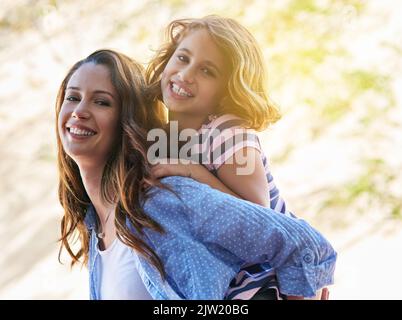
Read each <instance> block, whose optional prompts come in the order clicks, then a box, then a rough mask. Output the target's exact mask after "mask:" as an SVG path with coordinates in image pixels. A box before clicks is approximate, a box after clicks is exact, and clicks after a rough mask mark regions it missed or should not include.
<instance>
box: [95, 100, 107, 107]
mask: <svg viewBox="0 0 402 320" xmlns="http://www.w3.org/2000/svg"><path fill="white" fill-rule="evenodd" d="M95 103H96V104H99V105H100V106H106V107H110V102H109V101H106V100H96V101H95Z"/></svg>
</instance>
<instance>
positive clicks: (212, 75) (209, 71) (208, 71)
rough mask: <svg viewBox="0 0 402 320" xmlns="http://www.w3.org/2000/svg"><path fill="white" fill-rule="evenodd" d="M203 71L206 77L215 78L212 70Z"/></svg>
mask: <svg viewBox="0 0 402 320" xmlns="http://www.w3.org/2000/svg"><path fill="white" fill-rule="evenodd" d="M201 71H202V72H203V73H204V74H205V75H207V76H210V77H213V78H215V73H214V72H212V71H211V70H210V69H208V68H202V69H201Z"/></svg>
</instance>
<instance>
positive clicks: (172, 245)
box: [56, 50, 336, 299]
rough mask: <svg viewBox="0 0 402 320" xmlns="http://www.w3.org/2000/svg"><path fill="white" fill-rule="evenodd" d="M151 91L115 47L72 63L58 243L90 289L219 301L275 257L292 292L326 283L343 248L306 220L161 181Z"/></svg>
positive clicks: (65, 89)
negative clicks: (155, 167)
mask: <svg viewBox="0 0 402 320" xmlns="http://www.w3.org/2000/svg"><path fill="white" fill-rule="evenodd" d="M144 92H145V83H144V78H143V70H142V68H141V67H140V66H139V65H138V64H137V63H135V62H134V61H132V60H131V59H130V58H128V57H126V56H124V55H122V54H119V53H117V52H114V51H111V50H99V51H96V52H94V53H93V54H91V55H90V56H88V57H87V58H86V59H84V60H81V61H79V62H77V63H76V64H75V65H74V66H73V67H72V68H71V69H70V71H69V72H68V74H67V76H66V77H65V79H64V80H63V82H62V84H61V87H60V89H59V94H58V97H57V102H56V118H57V142H58V165H59V173H60V183H59V198H60V202H61V205H62V206H63V208H64V211H65V213H64V217H63V219H62V223H61V233H62V236H61V248H60V250H61V249H62V248H65V249H66V250H67V251H68V253H69V254H70V256H71V257H72V263H73V264H74V263H76V262H79V261H82V262H83V263H87V264H88V267H89V275H90V291H91V294H90V296H91V299H115V298H116V299H147V298H150V296H151V297H152V298H154V299H222V298H223V297H224V294H225V291H226V290H227V288H228V286H229V283H230V281H231V280H232V278H233V277H234V276H235V274H236V273H237V271H238V270H239V268H240V266H241V265H243V264H244V262H252V263H258V262H267V261H268V262H269V263H270V265H271V266H272V267H273V268H275V269H276V271H277V277H278V282H279V286H280V289H281V292H282V293H283V294H286V295H293V296H304V297H311V296H314V295H315V294H316V292H317V291H318V290H319V289H321V288H322V287H324V286H327V285H329V284H331V283H332V282H333V272H334V268H335V261H336V253H335V251H334V250H333V248H332V247H331V245H330V244H329V243H328V242H327V241H326V240H325V239H324V238H323V237H322V236H321V235H320V234H319V233H318V232H317V231H315V230H314V229H313V228H311V227H310V226H309V225H308V224H307V223H305V222H304V221H302V220H297V219H293V218H291V217H287V216H284V215H281V214H278V213H275V212H274V211H272V210H270V209H268V208H263V207H261V206H258V205H255V204H252V203H250V202H247V201H243V200H240V199H237V198H235V197H232V196H230V195H227V194H224V193H221V192H219V191H217V190H214V189H212V188H210V187H209V186H207V185H204V184H200V183H198V182H196V181H194V180H192V179H189V178H183V177H168V178H165V179H162V183H163V184H162V183H159V182H157V180H156V179H155V178H154V177H153V176H152V175H151V173H150V172H151V168H150V166H149V164H148V162H147V159H146V150H147V146H148V144H147V141H146V133H147V131H148V130H149V129H151V128H153V127H160V126H161V123H160V120H158V119H162V116H161V115H162V113H161V110H160V109H157V108H155V106H153V105H150V102H149V101H146V99H145V94H144ZM218 213H219V214H218ZM76 232H78V234H79V237H80V240H81V241H80V242H81V247H80V249H79V250H78V252H74V251H73V250H72V247H71V242H72V240H73V235H74V234H75V233H76ZM143 285H145V288H144V286H143ZM148 294H150V296H148Z"/></svg>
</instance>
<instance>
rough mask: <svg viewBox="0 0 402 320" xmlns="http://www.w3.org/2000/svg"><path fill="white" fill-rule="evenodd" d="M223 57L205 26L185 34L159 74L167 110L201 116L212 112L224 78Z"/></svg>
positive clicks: (217, 102) (221, 92)
mask: <svg viewBox="0 0 402 320" xmlns="http://www.w3.org/2000/svg"><path fill="white" fill-rule="evenodd" d="M227 73H228V71H227V68H226V65H225V57H224V55H223V54H222V52H221V51H220V50H219V48H218V47H217V45H216V44H215V43H214V42H213V40H212V39H211V37H210V35H209V34H208V32H207V31H206V30H204V29H200V30H195V31H192V32H190V33H189V34H188V35H186V36H185V37H184V38H183V40H182V41H181V42H180V44H179V46H178V47H177V49H176V51H175V52H174V53H173V55H172V57H171V58H170V60H169V62H168V63H167V65H166V67H165V70H164V71H163V74H162V80H161V88H162V95H163V101H164V103H165V105H166V107H167V108H168V109H169V111H173V112H177V113H186V114H189V115H195V116H200V115H201V116H203V115H208V114H211V113H213V112H214V110H215V108H216V107H217V106H218V105H219V104H220V101H221V99H222V97H223V95H224V92H225V87H226V82H227Z"/></svg>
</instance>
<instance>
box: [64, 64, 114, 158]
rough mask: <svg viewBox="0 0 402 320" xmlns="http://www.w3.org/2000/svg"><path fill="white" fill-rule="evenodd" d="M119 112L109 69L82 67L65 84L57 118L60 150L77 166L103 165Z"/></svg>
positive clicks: (94, 65)
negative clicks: (82, 164)
mask: <svg viewBox="0 0 402 320" xmlns="http://www.w3.org/2000/svg"><path fill="white" fill-rule="evenodd" d="M119 113H120V106H119V101H118V97H117V92H116V90H115V88H114V86H113V85H112V82H111V79H110V72H109V70H108V69H107V68H106V67H105V66H104V65H100V64H94V63H85V64H83V65H82V66H81V67H80V68H78V70H76V71H75V72H74V73H73V75H72V76H71V78H70V80H69V81H68V83H67V87H66V92H65V97H64V102H63V104H62V106H61V110H60V113H59V116H58V130H59V135H60V139H61V142H62V144H63V148H64V151H65V152H66V153H67V154H68V155H69V156H70V157H71V158H72V159H74V161H76V162H77V163H78V164H80V162H81V163H84V162H85V163H91V164H95V165H103V164H105V163H106V160H107V159H108V157H109V154H110V151H111V150H112V146H113V143H114V142H115V138H116V135H117V130H118V121H119Z"/></svg>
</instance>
